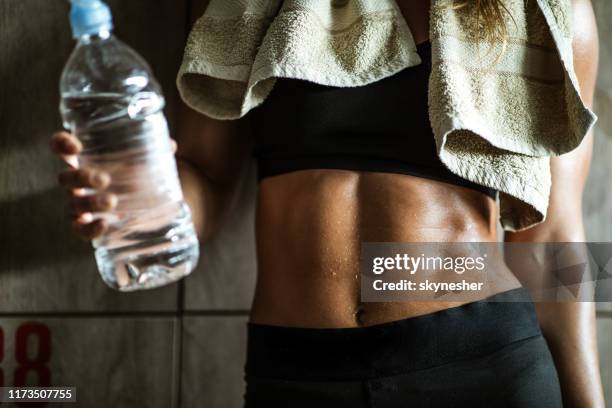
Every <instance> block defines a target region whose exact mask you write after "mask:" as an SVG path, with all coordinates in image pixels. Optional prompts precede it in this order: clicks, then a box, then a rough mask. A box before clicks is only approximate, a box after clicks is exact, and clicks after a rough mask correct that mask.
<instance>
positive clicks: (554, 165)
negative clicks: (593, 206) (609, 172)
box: [507, 0, 599, 241]
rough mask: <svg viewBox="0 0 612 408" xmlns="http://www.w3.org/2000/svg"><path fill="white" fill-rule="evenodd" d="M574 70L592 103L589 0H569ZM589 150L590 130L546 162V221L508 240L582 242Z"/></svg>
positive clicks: (593, 41) (593, 43)
mask: <svg viewBox="0 0 612 408" xmlns="http://www.w3.org/2000/svg"><path fill="white" fill-rule="evenodd" d="M572 19H573V30H574V37H573V43H572V48H573V54H574V70H575V72H576V77H577V78H578V83H579V85H580V95H581V97H582V100H583V101H584V103H585V105H587V106H588V107H592V106H593V96H594V93H595V82H596V80H597V65H598V58H599V39H598V35H597V24H596V21H595V15H594V12H593V7H592V4H591V0H572ZM592 150H593V135H592V132H590V133H589V134H588V135H586V137H585V138H584V140H583V141H582V143H581V144H580V145H579V146H578V147H577V148H576V149H574V150H572V151H571V152H569V153H566V154H563V155H561V156H557V157H552V158H551V161H550V167H551V177H552V188H551V192H550V201H549V205H548V212H547V216H546V220H545V221H544V222H543V223H541V224H538V225H536V226H535V227H533V228H530V229H528V230H525V231H521V232H516V233H508V234H507V239H508V240H512V241H583V240H584V239H585V237H584V228H583V221H582V193H583V190H584V185H585V182H586V179H587V176H588V172H589V167H590V163H591V153H592Z"/></svg>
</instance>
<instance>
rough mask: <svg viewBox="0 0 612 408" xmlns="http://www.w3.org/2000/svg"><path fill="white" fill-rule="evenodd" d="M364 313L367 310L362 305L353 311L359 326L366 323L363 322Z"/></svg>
mask: <svg viewBox="0 0 612 408" xmlns="http://www.w3.org/2000/svg"><path fill="white" fill-rule="evenodd" d="M364 313H365V312H364V310H363V308H362V307H361V306H359V307H357V309H356V310H355V312H354V313H353V317H354V318H355V322H356V323H357V325H358V326H363V325H364V322H363V315H364Z"/></svg>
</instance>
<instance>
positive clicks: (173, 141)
mask: <svg viewBox="0 0 612 408" xmlns="http://www.w3.org/2000/svg"><path fill="white" fill-rule="evenodd" d="M170 145H171V146H172V152H173V153H176V140H174V139H170Z"/></svg>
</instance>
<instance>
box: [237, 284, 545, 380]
mask: <svg viewBox="0 0 612 408" xmlns="http://www.w3.org/2000/svg"><path fill="white" fill-rule="evenodd" d="M540 334H541V332H540V326H539V324H538V320H537V317H536V314H535V308H534V305H533V303H532V302H531V300H530V298H529V294H528V291H527V290H526V289H525V288H517V289H512V290H509V291H505V292H501V293H498V294H496V295H493V296H490V297H488V298H486V299H483V300H480V301H476V302H472V303H467V304H464V305H461V306H457V307H453V308H449V309H444V310H441V311H438V312H435V313H430V314H427V315H422V316H416V317H412V318H408V319H404V320H399V321H393V322H389V323H383V324H379V325H374V326H368V327H357V328H339V329H313V328H294V327H280V326H268V325H261V324H254V323H249V324H248V343H247V362H246V375H247V376H253V377H257V378H268V379H284V380H304V381H308V380H313V381H322V380H330V381H336V380H338V381H340V380H355V379H366V378H378V377H382V376H389V375H396V374H400V373H402V372H409V371H415V370H419V369H424V368H428V367H434V366H438V365H442V364H445V363H449V362H452V361H455V360H460V359H466V358H475V357H478V356H482V355H486V354H489V353H492V352H494V351H496V350H499V349H501V348H503V347H504V346H506V345H508V344H510V343H513V342H515V341H519V340H522V339H526V338H530V337H534V336H538V335H540Z"/></svg>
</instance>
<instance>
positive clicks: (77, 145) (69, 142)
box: [51, 132, 83, 156]
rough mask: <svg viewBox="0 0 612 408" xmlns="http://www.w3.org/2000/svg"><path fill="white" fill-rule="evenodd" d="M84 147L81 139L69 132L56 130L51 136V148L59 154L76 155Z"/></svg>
mask: <svg viewBox="0 0 612 408" xmlns="http://www.w3.org/2000/svg"><path fill="white" fill-rule="evenodd" d="M82 149H83V145H82V144H81V141H80V140H79V139H78V138H77V137H76V136H74V135H72V134H70V133H68V132H56V133H54V134H53V135H52V136H51V150H53V151H54V152H55V153H57V154H59V155H67V156H72V155H76V154H79V153H80V152H81V150H82Z"/></svg>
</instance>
